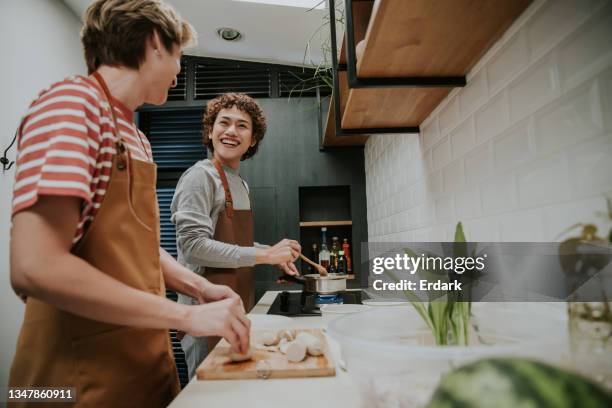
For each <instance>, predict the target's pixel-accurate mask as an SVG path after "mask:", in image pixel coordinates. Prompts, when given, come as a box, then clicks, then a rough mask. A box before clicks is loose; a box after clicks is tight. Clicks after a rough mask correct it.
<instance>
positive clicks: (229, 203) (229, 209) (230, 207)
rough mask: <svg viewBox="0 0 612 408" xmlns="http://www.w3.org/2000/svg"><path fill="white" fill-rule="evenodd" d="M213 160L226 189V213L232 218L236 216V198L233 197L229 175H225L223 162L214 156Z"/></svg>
mask: <svg viewBox="0 0 612 408" xmlns="http://www.w3.org/2000/svg"><path fill="white" fill-rule="evenodd" d="M211 161H212V163H213V164H214V166H215V168H216V169H217V172H218V173H219V177H221V184H223V190H224V191H225V213H226V214H227V217H228V218H232V217H233V216H234V200H233V199H232V193H231V192H230V188H229V184H228V182H227V177H225V171H223V168H222V167H221V163H219V161H218V160H217V159H215V158H213V159H212V160H211Z"/></svg>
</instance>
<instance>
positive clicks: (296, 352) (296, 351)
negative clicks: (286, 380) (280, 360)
mask: <svg viewBox="0 0 612 408" xmlns="http://www.w3.org/2000/svg"><path fill="white" fill-rule="evenodd" d="M286 354H287V360H289V361H291V362H292V363H299V362H300V361H302V360H303V359H304V358H306V346H305V345H304V344H303V343H300V342H299V341H292V342H289V343H287V349H286Z"/></svg>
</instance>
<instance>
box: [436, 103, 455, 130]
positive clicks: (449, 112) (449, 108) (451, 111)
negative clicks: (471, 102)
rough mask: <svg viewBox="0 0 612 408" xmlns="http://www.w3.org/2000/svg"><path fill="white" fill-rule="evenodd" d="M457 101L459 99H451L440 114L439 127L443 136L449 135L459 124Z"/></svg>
mask: <svg viewBox="0 0 612 408" xmlns="http://www.w3.org/2000/svg"><path fill="white" fill-rule="evenodd" d="M457 101H458V99H457V98H453V99H451V100H450V101H449V102H448V103H447V104H446V106H445V107H444V109H443V110H442V111H441V112H440V116H439V117H438V126H439V129H440V135H441V136H444V135H447V134H448V132H450V131H451V129H452V128H453V127H455V125H457V123H458V122H459V104H458V103H457Z"/></svg>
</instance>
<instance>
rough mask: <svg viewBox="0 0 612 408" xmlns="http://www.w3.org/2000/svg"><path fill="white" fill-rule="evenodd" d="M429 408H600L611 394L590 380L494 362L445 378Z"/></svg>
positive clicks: (533, 364)
mask: <svg viewBox="0 0 612 408" xmlns="http://www.w3.org/2000/svg"><path fill="white" fill-rule="evenodd" d="M427 407H428V408H446V407H448V408H451V407H452V408H485V407H486V408H489V407H493V408H548V407H550V408H574V407H580V408H600V407H605V408H609V407H612V394H611V393H609V392H607V391H606V390H605V389H603V388H602V387H600V386H598V385H597V384H595V383H593V382H591V381H590V380H588V379H586V378H584V377H582V376H580V375H577V374H574V373H570V372H567V371H564V370H561V369H558V368H555V367H553V366H550V365H548V364H545V363H541V362H537V361H532V360H526V359H518V358H491V359H485V360H480V361H477V362H475V363H471V364H468V365H465V366H463V367H460V368H458V369H456V370H454V371H452V372H450V373H449V374H447V375H445V376H444V377H443V378H442V381H441V382H440V384H439V386H438V388H437V389H436V391H435V392H434V394H433V396H432V398H431V400H430V402H429V404H428V405H427Z"/></svg>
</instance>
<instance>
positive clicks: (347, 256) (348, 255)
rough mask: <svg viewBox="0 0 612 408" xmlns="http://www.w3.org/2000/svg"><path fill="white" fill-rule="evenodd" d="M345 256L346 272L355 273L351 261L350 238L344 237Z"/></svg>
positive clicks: (343, 248)
mask: <svg viewBox="0 0 612 408" xmlns="http://www.w3.org/2000/svg"><path fill="white" fill-rule="evenodd" d="M342 250H343V251H344V258H345V259H346V273H353V265H352V264H353V262H352V261H351V246H350V245H349V243H348V238H344V242H343V243H342Z"/></svg>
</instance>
